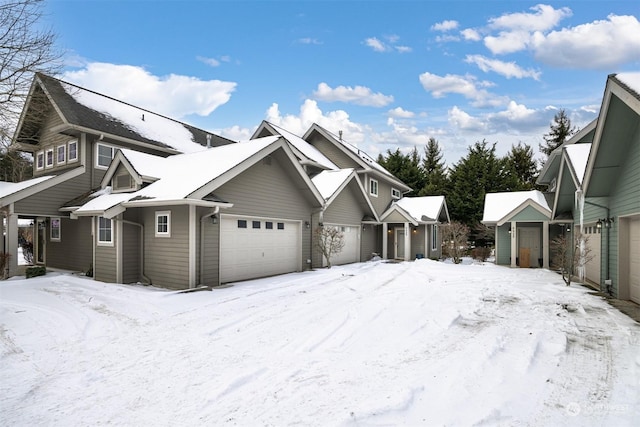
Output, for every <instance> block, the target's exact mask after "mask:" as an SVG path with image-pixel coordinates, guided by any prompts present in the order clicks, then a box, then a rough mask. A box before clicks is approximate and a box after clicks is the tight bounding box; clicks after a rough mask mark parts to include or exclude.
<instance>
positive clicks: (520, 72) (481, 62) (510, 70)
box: [465, 55, 541, 80]
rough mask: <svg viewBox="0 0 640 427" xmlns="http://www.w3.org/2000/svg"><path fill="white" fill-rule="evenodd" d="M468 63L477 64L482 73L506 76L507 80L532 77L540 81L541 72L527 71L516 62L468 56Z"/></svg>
mask: <svg viewBox="0 0 640 427" xmlns="http://www.w3.org/2000/svg"><path fill="white" fill-rule="evenodd" d="M465 61H466V62H468V63H471V64H476V65H477V66H478V68H480V69H481V70H482V71H484V72H485V73H486V72H489V71H493V72H494V73H497V74H500V75H502V76H505V77H506V78H508V79H510V78H512V77H513V78H516V79H522V78H527V77H530V78H532V79H534V80H539V79H540V74H541V73H540V71H535V70H532V69H528V70H525V69H524V68H522V67H520V66H518V65H517V64H516V63H515V62H504V61H500V60H498V59H490V58H487V57H485V56H482V55H467V58H466V59H465Z"/></svg>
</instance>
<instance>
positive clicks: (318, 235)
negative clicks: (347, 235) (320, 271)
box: [314, 226, 344, 268]
mask: <svg viewBox="0 0 640 427" xmlns="http://www.w3.org/2000/svg"><path fill="white" fill-rule="evenodd" d="M314 234H315V246H316V249H317V250H318V252H320V253H321V254H322V256H323V257H324V258H325V259H326V260H327V268H331V257H332V256H333V255H335V254H339V253H340V252H342V249H343V248H344V234H343V233H342V232H341V231H340V230H339V229H338V228H337V227H328V226H327V227H318V228H316V230H315V233H314Z"/></svg>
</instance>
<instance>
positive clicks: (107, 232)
mask: <svg viewBox="0 0 640 427" xmlns="http://www.w3.org/2000/svg"><path fill="white" fill-rule="evenodd" d="M98 245H99V246H113V222H112V221H111V220H110V219H109V218H104V217H98Z"/></svg>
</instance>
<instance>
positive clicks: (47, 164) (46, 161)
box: [44, 148, 55, 169]
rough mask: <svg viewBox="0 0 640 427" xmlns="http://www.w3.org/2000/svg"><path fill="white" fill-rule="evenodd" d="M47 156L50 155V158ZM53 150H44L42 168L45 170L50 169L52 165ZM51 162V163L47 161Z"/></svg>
mask: <svg viewBox="0 0 640 427" xmlns="http://www.w3.org/2000/svg"><path fill="white" fill-rule="evenodd" d="M49 154H51V158H49ZM53 154H54V153H53V148H47V149H46V150H44V167H45V169H50V168H52V167H53V165H54V159H55V158H54V155H53ZM49 160H51V161H49Z"/></svg>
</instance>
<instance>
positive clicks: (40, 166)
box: [35, 150, 44, 171]
mask: <svg viewBox="0 0 640 427" xmlns="http://www.w3.org/2000/svg"><path fill="white" fill-rule="evenodd" d="M41 160H42V161H41ZM35 163H36V170H38V171H41V170H43V169H44V150H40V151H38V152H37V153H36V162H35Z"/></svg>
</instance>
